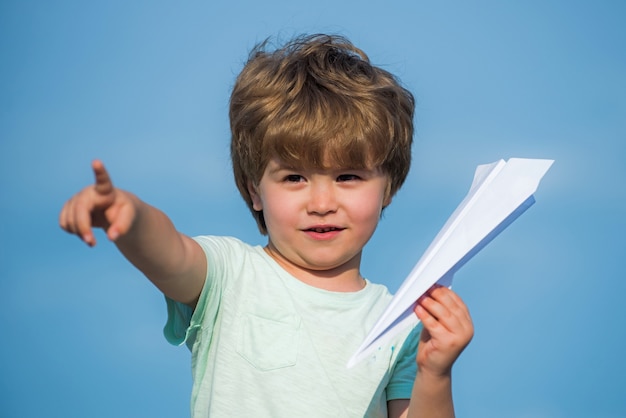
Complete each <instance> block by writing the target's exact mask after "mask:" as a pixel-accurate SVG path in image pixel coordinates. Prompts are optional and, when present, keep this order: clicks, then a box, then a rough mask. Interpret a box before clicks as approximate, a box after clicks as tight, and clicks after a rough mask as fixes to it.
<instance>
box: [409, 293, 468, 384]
mask: <svg viewBox="0 0 626 418" xmlns="http://www.w3.org/2000/svg"><path fill="white" fill-rule="evenodd" d="M415 313H416V314H417V317H418V318H419V319H420V320H421V321H422V324H423V325H424V329H423V330H422V335H421V337H420V343H419V346H418V348H417V360H416V361H417V366H418V369H419V372H422V373H423V372H427V373H429V374H431V375H434V376H445V375H450V373H451V371H452V365H453V364H454V362H455V361H456V359H457V357H459V355H460V354H461V352H462V351H463V350H464V349H465V347H467V345H468V344H469V342H470V341H471V339H472V337H473V336H474V325H473V324H472V318H471V317H470V314H469V311H468V309H467V306H465V303H463V301H462V300H461V298H460V297H459V296H458V295H457V294H456V293H454V292H453V291H452V290H450V289H448V288H447V287H441V286H436V287H433V288H432V289H431V290H429V291H428V292H427V293H426V294H425V295H424V296H422V297H421V298H420V299H419V300H418V303H417V306H416V307H415Z"/></svg>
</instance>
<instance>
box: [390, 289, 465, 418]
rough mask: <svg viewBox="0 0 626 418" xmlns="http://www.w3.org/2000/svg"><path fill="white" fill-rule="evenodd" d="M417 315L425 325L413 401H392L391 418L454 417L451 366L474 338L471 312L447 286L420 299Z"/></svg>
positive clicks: (416, 309) (416, 310) (420, 344)
mask: <svg viewBox="0 0 626 418" xmlns="http://www.w3.org/2000/svg"><path fill="white" fill-rule="evenodd" d="M415 313H416V314H417V316H418V318H419V319H420V320H421V321H422V324H423V326H424V328H423V330H422V334H421V337H420V343H419V346H418V348H417V358H416V361H417V376H416V378H415V383H414V384H413V392H412V394H411V399H410V400H409V399H399V400H393V401H389V405H388V408H389V417H390V418H391V417H394V418H397V417H401V418H402V417H409V418H417V417H437V418H439V417H441V418H450V417H454V405H453V402H452V365H453V364H454V362H455V361H456V359H457V358H458V357H459V355H460V354H461V352H462V351H463V350H464V349H465V347H466V346H467V345H468V344H469V342H470V341H471V339H472V337H473V335H474V326H473V325H472V319H471V317H470V314H469V311H468V309H467V307H466V306H465V303H464V302H463V301H462V300H461V298H460V297H459V296H458V295H457V294H456V293H454V292H453V291H452V290H450V289H448V288H446V287H439V286H438V287H435V288H433V289H431V290H430V291H429V292H428V293H427V294H426V295H425V296H424V297H422V298H420V300H418V304H417V306H416V308H415Z"/></svg>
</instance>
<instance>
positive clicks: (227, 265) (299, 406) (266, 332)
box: [164, 236, 419, 418]
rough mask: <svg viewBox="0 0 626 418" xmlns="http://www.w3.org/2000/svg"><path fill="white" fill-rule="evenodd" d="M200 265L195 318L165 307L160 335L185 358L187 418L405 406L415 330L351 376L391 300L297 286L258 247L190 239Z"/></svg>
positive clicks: (379, 291) (368, 413) (350, 413)
mask: <svg viewBox="0 0 626 418" xmlns="http://www.w3.org/2000/svg"><path fill="white" fill-rule="evenodd" d="M196 240H197V242H198V243H200V245H201V246H202V248H203V249H204V251H205V253H206V256H207V260H208V266H209V268H208V272H207V278H206V282H205V285H204V288H203V290H202V294H201V295H200V300H199V301H198V304H197V306H196V309H195V311H192V310H191V308H189V307H188V306H186V305H183V304H180V303H177V302H174V301H173V300H171V299H167V305H168V321H167V324H166V326H165V330H164V333H165V336H166V338H167V340H168V341H169V342H170V343H172V344H179V345H180V344H183V343H186V344H187V345H188V347H189V348H190V349H191V352H192V375H193V390H192V397H191V411H192V414H191V415H192V417H194V418H199V417H268V418H282V417H289V418H292V417H332V418H342V417H386V416H387V400H391V399H408V398H410V396H411V389H412V387H413V382H414V379H415V374H416V364H415V353H416V349H417V343H418V340H419V330H418V329H417V328H416V329H414V330H413V331H411V330H407V331H405V332H404V333H402V334H400V335H399V336H398V337H397V338H396V339H395V340H394V341H392V342H391V343H389V345H386V346H383V347H380V348H379V349H378V351H377V352H376V353H375V354H374V355H372V357H371V358H369V359H366V360H364V361H362V362H361V363H359V364H357V365H356V366H354V367H353V368H351V369H347V368H346V364H347V362H348V359H349V358H350V356H351V355H352V354H353V353H354V351H355V350H356V349H357V347H358V346H359V345H360V344H361V342H362V341H363V339H364V338H365V335H366V334H367V332H369V330H370V329H371V327H372V326H373V324H374V322H375V321H376V319H377V318H378V316H379V315H380V314H381V312H382V311H383V310H384V308H385V307H386V306H387V305H388V303H389V301H390V300H391V295H390V294H389V292H388V290H387V288H386V287H384V286H382V285H377V284H373V283H371V282H369V281H368V282H367V284H366V286H365V288H364V289H363V290H361V291H358V292H351V293H343V292H330V291H326V290H322V289H318V288H315V287H312V286H309V285H306V284H304V283H302V282H301V281H299V280H297V279H296V278H294V277H293V276H291V275H290V274H288V273H287V272H286V271H285V270H284V269H283V268H282V267H280V266H279V265H278V264H277V263H276V262H275V261H274V260H273V259H272V258H271V257H270V256H268V255H267V254H266V253H265V251H264V250H263V248H261V247H260V246H255V247H253V246H250V245H248V244H245V243H243V242H241V241H239V240H237V239H235V238H230V237H214V236H202V237H197V238H196Z"/></svg>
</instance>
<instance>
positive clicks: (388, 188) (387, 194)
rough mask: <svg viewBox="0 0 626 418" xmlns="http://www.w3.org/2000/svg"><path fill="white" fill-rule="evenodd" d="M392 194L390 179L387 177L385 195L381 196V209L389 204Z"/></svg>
mask: <svg viewBox="0 0 626 418" xmlns="http://www.w3.org/2000/svg"><path fill="white" fill-rule="evenodd" d="M392 200H393V195H392V194H391V179H387V186H386V187H385V197H384V198H383V209H385V208H386V207H387V206H389V205H390V204H391V201H392Z"/></svg>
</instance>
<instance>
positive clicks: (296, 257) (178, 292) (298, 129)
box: [60, 35, 473, 418]
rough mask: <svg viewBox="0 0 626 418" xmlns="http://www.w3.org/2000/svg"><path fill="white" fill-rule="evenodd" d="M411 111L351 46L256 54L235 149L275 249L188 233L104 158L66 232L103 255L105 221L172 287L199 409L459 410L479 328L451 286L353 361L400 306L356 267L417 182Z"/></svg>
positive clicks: (136, 260) (233, 111) (66, 218)
mask: <svg viewBox="0 0 626 418" xmlns="http://www.w3.org/2000/svg"><path fill="white" fill-rule="evenodd" d="M413 110H414V101H413V97H412V95H411V94H410V93H409V92H408V91H407V90H405V89H404V88H402V87H401V86H400V85H399V83H398V81H397V80H396V79H395V78H394V77H393V76H392V75H391V74H389V73H388V72H386V71H384V70H382V69H380V68H377V67H375V66H372V65H371V64H370V62H369V60H368V58H367V56H366V55H365V54H364V53H363V52H362V51H361V50H359V49H358V48H356V47H354V46H353V45H352V44H351V43H350V42H349V41H348V40H346V39H344V38H342V37H335V36H325V35H315V36H309V37H302V38H298V39H295V40H293V41H291V42H290V43H288V44H286V45H285V46H283V47H282V48H279V49H277V50H274V51H268V50H267V49H266V47H265V45H261V46H258V47H257V48H255V49H254V50H253V51H252V53H251V54H250V58H249V60H248V62H247V63H246V65H245V66H244V69H243V70H242V72H241V74H240V75H239V77H238V78H237V81H236V83H235V86H234V88H233V92H232V96H231V103H230V120H231V130H232V141H231V156H232V162H233V169H234V174H235V179H236V183H237V186H238V188H239V191H240V192H241V195H242V196H243V198H244V200H245V201H246V203H247V205H248V207H249V208H250V210H251V211H252V214H253V216H254V217H255V219H256V221H257V223H258V226H259V229H260V231H261V233H262V234H265V235H267V236H268V242H267V245H266V246H265V247H260V246H259V247H253V246H250V245H247V244H245V243H243V242H241V241H239V240H237V239H235V238H230V237H216V236H200V237H196V238H189V237H187V236H185V235H183V234H181V233H179V232H177V231H176V229H175V228H174V225H173V224H172V222H171V221H170V220H169V219H168V218H167V217H166V215H165V214H163V213H162V212H161V211H159V210H158V209H156V208H154V207H152V206H149V205H148V204H147V203H144V202H142V201H141V200H140V199H138V198H137V197H136V196H135V195H133V194H131V193H128V192H126V191H123V190H120V189H118V188H116V187H114V186H113V184H112V182H111V180H110V178H109V175H108V173H107V171H106V170H105V168H104V166H103V165H102V163H101V162H99V161H95V162H94V163H93V170H94V173H95V177H96V181H95V185H93V186H91V187H87V188H85V189H83V190H82V191H81V192H79V193H78V194H76V195H75V196H74V197H72V198H71V199H70V200H69V201H68V202H67V203H66V204H65V206H64V208H63V210H62V212H61V215H60V224H61V226H62V228H63V229H65V230H66V231H68V232H70V233H73V234H76V235H78V236H79V237H80V238H81V239H82V240H83V241H85V242H86V243H87V244H88V245H90V246H93V245H95V243H96V241H95V238H94V235H93V232H92V227H100V228H103V229H104V230H105V231H106V233H107V236H108V238H109V239H110V240H112V241H113V242H115V244H116V245H117V247H118V248H119V250H120V251H121V252H122V254H123V255H124V256H125V257H126V258H127V259H128V260H129V261H130V262H131V263H133V264H134V265H135V266H136V267H137V268H138V269H139V270H141V271H142V272H143V273H144V274H145V275H146V276H147V277H148V278H149V279H150V280H151V281H152V282H153V283H154V284H155V285H156V286H157V287H158V288H159V289H160V290H161V291H162V292H163V293H164V294H165V296H166V300H167V307H168V322H167V325H166V328H165V335H166V338H167V339H168V341H170V342H171V343H174V344H182V343H186V344H187V345H188V346H189V348H190V349H191V351H192V373H193V381H194V384H193V393H192V400H191V408H192V416H194V417H206V416H213V417H232V416H242V417H251V416H255V417H272V418H277V417H332V418H337V417H364V416H366V417H384V416H389V417H407V416H408V417H435V416H436V417H450V416H453V415H454V409H453V404H452V393H451V369H452V365H453V363H454V361H455V360H456V358H457V357H458V356H459V354H460V353H461V351H462V350H463V349H464V348H465V346H466V345H467V344H468V343H469V341H470V339H471V337H472V335H473V326H472V322H471V319H470V316H469V313H468V311H467V308H466V307H465V305H464V303H463V302H462V301H461V299H460V298H459V297H458V296H456V295H455V294H454V293H453V292H452V291H451V290H449V289H447V288H443V287H439V288H434V289H433V290H432V291H431V292H429V294H428V295H427V296H425V297H423V298H422V299H421V300H420V301H419V304H418V305H417V308H416V310H415V312H416V314H417V316H418V317H419V318H420V319H421V321H422V324H423V330H421V332H420V329H421V328H418V329H415V330H408V331H406V332H404V333H403V334H401V335H400V336H398V337H396V339H395V340H394V341H392V342H391V343H390V344H388V345H386V346H381V347H380V348H379V349H378V351H377V352H376V354H375V355H372V356H371V358H369V359H367V360H364V361H362V362H361V363H359V364H357V365H356V366H355V367H353V368H351V369H347V368H346V363H347V361H348V359H349V357H350V356H351V354H352V353H353V352H354V351H355V350H356V348H357V347H358V346H359V345H360V343H361V342H362V340H363V338H364V337H365V335H366V334H367V332H368V331H369V330H370V328H371V327H372V326H373V324H374V322H375V321H376V319H377V318H378V316H379V315H380V314H381V312H382V311H383V310H384V308H385V307H386V305H387V304H388V303H389V301H390V299H391V295H390V294H389V292H388V291H387V289H386V288H385V287H384V286H382V285H377V284H374V283H372V282H370V281H368V280H367V279H365V278H364V277H362V276H361V273H360V268H359V266H360V262H361V253H362V249H363V247H364V246H365V244H366V243H367V241H368V240H369V239H370V237H371V236H372V234H373V233H374V230H375V229H376V226H377V224H378V221H379V219H380V216H381V213H382V211H383V209H384V208H385V207H386V206H387V205H389V204H390V203H391V199H392V197H393V195H394V194H395V193H396V191H397V190H398V189H399V188H400V186H401V185H402V183H403V182H404V179H405V177H406V175H407V173H408V170H409V164H410V159H411V142H412V135H413V121H412V120H413ZM418 343H419V346H418Z"/></svg>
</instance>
